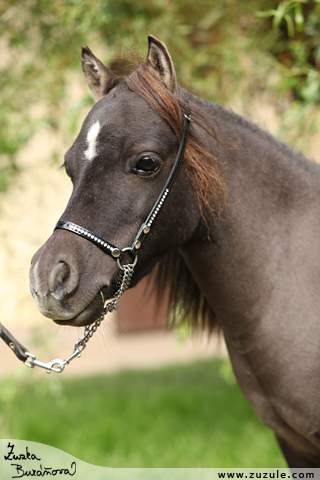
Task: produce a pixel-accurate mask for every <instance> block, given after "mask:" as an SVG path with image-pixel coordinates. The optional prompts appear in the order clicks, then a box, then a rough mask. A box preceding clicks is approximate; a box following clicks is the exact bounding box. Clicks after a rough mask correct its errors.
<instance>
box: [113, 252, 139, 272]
mask: <svg viewBox="0 0 320 480" xmlns="http://www.w3.org/2000/svg"><path fill="white" fill-rule="evenodd" d="M128 251H130V252H131V253H132V249H131V247H126V248H123V249H122V250H121V253H123V252H128ZM132 255H133V254H132ZM121 257H122V255H121ZM137 261H138V255H134V261H133V263H130V264H129V265H130V266H131V267H132V268H133V267H135V266H136V265H137ZM117 264H118V267H119V268H120V270H122V271H123V270H124V268H123V266H122V265H121V263H120V257H118V258H117Z"/></svg>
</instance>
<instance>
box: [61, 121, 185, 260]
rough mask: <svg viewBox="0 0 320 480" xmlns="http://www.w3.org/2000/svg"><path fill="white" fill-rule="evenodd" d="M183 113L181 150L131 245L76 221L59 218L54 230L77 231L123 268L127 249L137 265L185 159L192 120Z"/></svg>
mask: <svg viewBox="0 0 320 480" xmlns="http://www.w3.org/2000/svg"><path fill="white" fill-rule="evenodd" d="M183 115H184V125H183V132H182V137H181V142H180V145H179V150H178V153H177V156H176V159H175V161H174V164H173V167H172V169H171V172H170V174H169V177H168V179H167V181H166V183H165V186H164V187H163V189H162V191H161V193H160V195H159V197H158V199H157V200H156V202H155V204H154V206H153V207H152V209H151V211H150V213H149V215H148V217H147V219H146V221H145V222H144V223H143V224H142V225H141V227H140V229H139V231H138V233H137V235H136V237H135V239H134V241H133V243H132V245H131V247H126V248H123V249H122V250H121V249H120V248H118V247H116V246H115V245H113V244H112V243H110V242H108V241H107V240H104V239H103V238H101V237H99V235H96V234H95V233H93V232H91V231H90V230H87V229H86V228H84V227H81V226H80V225H76V224H75V223H72V222H68V221H65V220H59V221H58V223H57V224H56V226H55V228H54V230H57V229H62V230H69V232H73V233H76V234H77V235H79V236H80V237H83V238H85V239H87V240H89V242H91V243H93V244H94V245H96V246H97V247H99V248H100V249H101V250H103V251H104V252H105V253H108V254H109V255H111V256H112V257H114V258H115V259H117V260H118V265H119V267H120V268H121V264H120V260H121V258H122V257H123V255H124V254H125V252H126V251H129V252H130V253H131V254H132V255H133V256H134V257H135V260H134V265H135V264H136V262H137V254H138V250H139V248H140V247H141V245H142V242H143V241H144V239H145V238H146V235H147V234H148V233H149V232H150V230H151V227H152V224H153V222H154V220H155V218H156V217H157V215H158V213H159V211H160V209H161V207H162V205H163V203H164V201H165V199H166V198H167V195H168V193H169V192H170V189H171V187H172V184H173V182H174V180H175V178H176V174H177V171H178V168H179V165H180V163H181V161H182V159H183V155H184V151H185V148H186V145H187V141H188V134H189V126H190V122H191V121H192V119H191V117H190V116H188V115H186V114H183Z"/></svg>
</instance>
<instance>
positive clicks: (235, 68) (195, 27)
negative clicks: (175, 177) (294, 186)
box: [0, 0, 320, 190]
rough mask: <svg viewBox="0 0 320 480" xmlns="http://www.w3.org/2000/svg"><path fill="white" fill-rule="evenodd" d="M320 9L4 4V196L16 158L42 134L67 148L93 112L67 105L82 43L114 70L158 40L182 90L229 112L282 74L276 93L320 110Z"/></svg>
mask: <svg viewBox="0 0 320 480" xmlns="http://www.w3.org/2000/svg"><path fill="white" fill-rule="evenodd" d="M270 3H271V4H274V8H273V9H271V10H270ZM319 8H320V4H319V1H317V2H313V1H308V2H307V1H302V0H300V1H295V2H292V1H284V2H281V3H280V4H279V2H278V1H273V2H272V1H271V2H270V0H253V1H251V2H245V1H238V0H227V1H226V0H217V1H215V2H212V1H211V0H200V1H198V2H194V1H193V0H139V1H135V2H132V1H131V0H118V1H116V2H115V1H113V0H101V1H99V2H96V1H94V0H89V1H87V2H84V1H82V0H55V1H52V0H28V1H22V0H3V1H2V2H1V4H0V42H1V43H0V46H1V52H2V56H1V63H0V95H1V104H0V108H1V119H0V127H1V128H0V190H1V189H2V190H3V189H5V188H6V186H7V185H8V184H9V181H10V178H11V177H13V176H14V175H15V174H16V173H18V172H19V170H20V169H21V168H22V166H21V164H20V163H19V155H18V154H19V152H20V151H21V149H22V148H23V146H24V145H25V144H26V143H27V142H28V141H29V140H30V138H31V137H32V136H33V134H34V133H35V132H36V131H38V130H39V129H43V128H47V129H51V130H52V131H53V132H54V133H55V134H57V136H58V135H60V137H61V136H62V137H63V139H64V142H65V143H66V144H69V143H70V142H71V141H72V137H74V135H75V133H76V130H77V129H78V128H79V117H81V115H82V112H83V111H84V108H85V107H86V108H88V105H91V104H92V101H91V100H89V98H90V97H89V95H87V96H84V98H83V99H78V100H77V101H74V103H71V104H70V101H69V97H70V89H71V90H72V86H71V85H70V73H71V72H75V71H76V72H80V70H81V65H80V47H81V45H82V44H88V45H89V46H90V47H91V48H93V49H94V50H95V51H96V50H97V49H98V52H100V53H101V52H103V53H102V57H104V58H102V59H104V60H106V63H108V64H111V67H112V68H114V69H115V70H116V69H117V67H118V66H119V62H118V60H117V61H113V58H114V57H130V56H131V57H135V56H136V52H137V51H140V52H141V53H142V55H143V56H144V55H145V53H146V48H147V44H146V43H147V42H146V37H147V35H148V34H149V33H152V34H154V35H156V36H158V37H159V38H161V39H162V40H164V41H165V42H166V43H167V45H168V48H169V50H170V52H171V54H172V57H173V59H174V62H175V65H176V69H177V74H178V77H179V79H180V81H181V84H182V85H183V86H185V87H187V88H188V89H190V90H192V91H194V93H196V94H199V95H201V96H203V97H205V98H207V99H209V100H213V101H218V102H219V103H221V104H222V105H225V104H226V105H228V104H229V103H230V99H232V98H233V97H234V96H236V95H238V96H241V98H243V99H246V98H251V96H252V93H253V92H257V91H263V89H265V88H270V84H269V82H268V78H269V76H270V74H271V72H272V70H273V69H276V71H277V72H278V83H277V85H275V88H276V90H277V92H278V93H279V95H285V94H287V93H288V92H293V94H294V98H298V99H299V100H300V101H302V102H304V103H308V104H311V105H314V104H315V103H317V102H319V71H318V69H319V58H320V46H319V35H320V33H319ZM257 11H262V12H264V13H263V16H264V18H263V19H261V18H258V17H257V16H256V12H257ZM270 19H273V20H272V21H273V25H274V28H275V30H274V31H272V28H271V26H270V23H271V20H270ZM269 53H272V55H273V59H272V60H271V57H270V55H269ZM99 56H100V54H99ZM285 59H287V60H285ZM286 62H289V64H287V63H286ZM120 63H121V62H120ZM127 63H128V62H127ZM129 63H130V62H129ZM122 66H123V65H122ZM125 70H126V71H127V70H128V65H127V64H126V65H125ZM68 82H69V83H68ZM294 98H293V99H292V100H294ZM60 155H61V154H60Z"/></svg>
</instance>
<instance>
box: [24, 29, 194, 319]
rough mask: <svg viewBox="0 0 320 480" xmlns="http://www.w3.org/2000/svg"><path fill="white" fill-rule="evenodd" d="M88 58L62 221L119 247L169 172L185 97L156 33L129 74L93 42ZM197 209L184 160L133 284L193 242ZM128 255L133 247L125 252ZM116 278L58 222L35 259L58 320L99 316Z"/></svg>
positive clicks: (47, 308) (42, 295) (45, 301)
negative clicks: (86, 91) (109, 62)
mask: <svg viewBox="0 0 320 480" xmlns="http://www.w3.org/2000/svg"><path fill="white" fill-rule="evenodd" d="M82 65H83V71H84V75H85V78H86V81H87V83H88V85H89V87H90V89H91V91H92V93H93V96H94V98H95V100H96V103H95V105H94V106H93V108H92V110H91V111H90V112H89V114H88V116H87V117H86V119H85V121H84V123H83V126H82V128H81V131H80V133H79V135H78V137H77V139H76V140H75V142H74V144H73V145H72V147H71V148H70V149H69V150H68V151H67V153H66V155H65V162H64V166H65V170H66V173H67V175H68V176H69V177H70V178H71V181H72V183H73V191H72V194H71V198H70V200H69V202H68V204H67V207H66V209H65V211H64V213H63V214H62V217H61V219H60V221H61V222H72V223H74V224H77V225H81V226H82V227H84V228H85V229H87V230H89V231H91V232H95V234H96V235H97V236H99V237H101V238H103V239H106V240H107V241H108V242H110V243H111V244H113V245H116V246H117V247H118V248H119V249H121V250H122V249H125V248H126V247H128V246H131V245H132V242H133V241H134V239H135V237H136V235H137V232H138V231H139V228H140V227H141V225H143V224H144V222H145V220H146V218H147V216H148V213H149V212H150V210H151V209H152V206H153V205H154V203H155V201H156V200H157V198H158V196H159V194H160V192H161V191H162V189H163V186H164V185H165V182H166V180H167V178H168V175H169V174H170V171H171V169H172V166H173V164H174V162H175V158H176V155H177V152H178V148H179V144H180V140H181V136H182V133H183V125H184V117H183V108H185V109H187V108H188V107H187V102H186V101H185V100H186V98H185V97H184V94H183V92H182V89H181V88H180V86H179V84H178V81H177V77H176V73H175V70H174V67H173V63H172V60H171V57H170V55H169V53H168V50H167V48H166V46H165V45H164V44H163V43H162V42H160V41H159V40H158V39H157V38H155V37H153V36H149V49H148V54H147V58H146V62H145V63H144V64H142V65H141V66H140V67H139V69H138V70H137V71H136V72H134V73H133V74H131V75H130V76H129V77H128V78H127V79H125V80H124V81H122V82H121V81H120V79H119V78H118V77H117V76H116V75H115V74H114V73H113V72H111V71H110V70H109V69H108V68H106V67H105V66H104V65H103V64H102V62H101V61H100V60H99V59H97V58H96V57H95V56H94V55H93V53H92V52H91V51H90V50H89V48H87V47H83V49H82ZM152 102H154V103H155V105H153V103H152ZM193 128H194V127H193ZM200 217H201V215H200V212H199V208H198V207H197V203H196V201H195V197H194V193H193V188H192V185H191V183H190V180H189V177H188V175H187V173H186V169H185V168H179V169H178V171H177V175H176V179H175V183H174V185H173V191H172V193H170V195H168V198H166V201H165V202H164V203H163V205H162V206H161V211H159V213H158V216H157V219H156V222H155V223H154V226H153V228H151V230H150V232H148V236H147V239H146V241H145V242H144V243H143V248H141V250H139V253H138V255H139V261H138V262H137V265H136V268H135V273H134V276H133V281H132V285H135V284H136V283H137V282H138V281H139V280H140V279H141V278H142V277H143V276H145V275H146V274H147V273H149V272H150V271H151V270H152V269H153V268H154V266H155V265H156V263H157V262H158V261H159V259H160V258H161V257H162V256H163V255H164V254H165V253H166V252H168V251H172V250H173V249H175V248H176V247H179V246H181V245H184V244H185V243H186V242H189V241H190V240H191V238H192V237H193V236H194V235H196V232H197V226H198V225H199V221H200ZM130 257H132V256H131V253H126V254H125V258H124V260H123V261H125V259H126V258H127V261H128V262H129V263H130V262H131V261H132V258H130ZM118 278H119V267H118V264H117V261H116V259H115V258H113V257H112V255H106V254H105V253H104V252H103V251H102V250H101V249H100V248H97V246H96V245H94V244H93V243H91V242H89V241H88V240H87V239H85V238H83V237H81V236H79V235H75V234H74V233H73V232H71V231H69V230H64V229H56V230H55V231H54V232H53V234H52V235H51V237H50V238H49V239H48V240H47V241H46V243H45V244H44V245H43V246H42V247H41V248H40V249H39V250H38V252H37V253H36V254H35V255H34V257H33V259H32V262H31V269H30V287H31V292H32V295H33V297H34V299H35V301H36V303H37V306H38V308H39V310H40V312H41V313H42V314H43V315H45V316H46V317H49V318H51V319H52V320H54V321H55V322H56V323H58V324H64V325H74V326H81V325H88V324H90V323H92V322H94V321H95V319H96V318H97V316H99V314H100V313H101V311H102V309H103V301H102V298H101V297H102V296H101V293H100V292H102V293H103V297H104V298H105V299H107V298H111V297H112V296H113V295H114V293H115V292H116V286H117V281H118Z"/></svg>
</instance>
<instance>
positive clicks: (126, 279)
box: [24, 263, 135, 373]
mask: <svg viewBox="0 0 320 480" xmlns="http://www.w3.org/2000/svg"><path fill="white" fill-rule="evenodd" d="M134 265H135V264H134V263H133V264H129V265H123V266H122V268H121V277H120V281H119V288H118V290H117V292H116V293H115V298H114V299H113V300H111V302H108V303H107V304H106V305H105V306H104V309H103V312H102V313H101V315H100V317H99V318H98V320H96V322H95V323H94V324H93V325H91V327H88V326H86V327H85V329H84V332H83V337H82V338H80V339H79V340H78V341H77V342H76V344H75V347H74V351H73V353H72V354H71V355H70V356H69V357H67V358H66V359H65V360H60V359H59V358H58V359H55V360H52V361H51V362H48V363H44V362H41V361H40V360H37V359H36V357H35V355H33V354H32V353H30V352H27V351H26V352H25V353H26V354H27V355H28V358H27V360H26V361H25V362H24V363H25V365H26V366H27V367H30V368H33V367H35V366H37V367H40V368H44V369H45V370H46V372H47V373H50V372H56V373H61V372H63V370H64V368H65V366H66V365H69V363H70V362H71V360H73V359H74V358H76V357H78V358H79V357H81V353H82V351H83V350H84V349H85V347H86V346H87V343H88V342H89V340H90V338H91V337H92V336H93V334H94V333H95V332H96V331H97V329H98V327H99V326H100V325H101V322H102V320H103V319H104V317H105V315H106V314H107V313H109V312H113V311H114V310H116V309H117V303H118V301H119V300H120V298H121V297H122V295H123V294H124V292H125V291H126V290H128V288H129V286H130V282H131V278H132V275H133V270H134Z"/></svg>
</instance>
